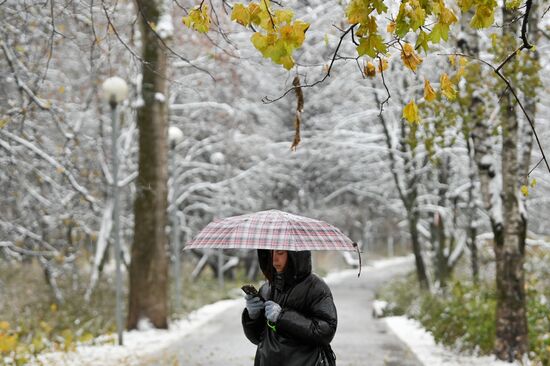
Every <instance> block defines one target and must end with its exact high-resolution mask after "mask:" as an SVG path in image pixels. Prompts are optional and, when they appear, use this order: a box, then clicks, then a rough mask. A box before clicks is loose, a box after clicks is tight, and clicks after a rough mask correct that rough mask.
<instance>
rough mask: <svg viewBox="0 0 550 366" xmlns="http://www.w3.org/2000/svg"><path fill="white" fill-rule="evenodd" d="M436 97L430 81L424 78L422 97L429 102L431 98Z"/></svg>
mask: <svg viewBox="0 0 550 366" xmlns="http://www.w3.org/2000/svg"><path fill="white" fill-rule="evenodd" d="M436 97H437V94H436V92H435V90H434V88H432V85H431V84H430V81H429V80H428V79H425V80H424V99H426V100H427V101H428V102H431V101H432V100H435V98H436Z"/></svg>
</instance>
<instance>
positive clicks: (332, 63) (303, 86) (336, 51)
mask: <svg viewBox="0 0 550 366" xmlns="http://www.w3.org/2000/svg"><path fill="white" fill-rule="evenodd" d="M356 26H357V24H352V25H351V26H350V27H349V28H348V29H346V30H345V31H344V33H343V34H342V35H341V36H340V41H339V42H338V45H337V46H336V49H335V50H334V54H333V55H332V61H331V62H330V65H329V67H328V70H327V72H326V74H325V76H324V77H323V78H322V79H319V80H317V81H316V82H314V83H313V84H304V85H297V86H293V87H292V88H290V89H288V90H287V91H286V92H284V94H283V95H281V96H280V97H278V98H275V99H269V98H268V97H263V98H262V102H263V103H264V104H270V103H273V102H276V101H278V100H281V99H283V98H284V97H285V96H286V95H287V94H288V93H290V92H291V91H294V90H296V89H298V88H312V87H314V86H315V85H317V84H320V83H322V82H323V81H325V80H326V79H327V78H328V77H329V76H330V71H331V70H332V66H333V65H334V61H335V60H336V56H337V55H338V51H339V50H340V46H341V45H342V41H343V40H344V38H345V37H346V35H347V34H348V33H350V32H352V31H353V28H355V27H356Z"/></svg>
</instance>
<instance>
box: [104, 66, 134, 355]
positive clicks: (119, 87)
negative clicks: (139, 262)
mask: <svg viewBox="0 0 550 366" xmlns="http://www.w3.org/2000/svg"><path fill="white" fill-rule="evenodd" d="M127 96H128V85H127V84H126V82H125V81H124V79H122V78H119V77H118V76H115V77H111V78H108V79H107V80H105V81H104V82H103V97H104V98H105V100H106V101H107V102H108V103H109V105H110V106H111V124H112V129H113V131H112V137H111V138H112V143H111V145H112V146H111V149H112V150H111V151H112V159H113V187H112V189H113V193H112V194H113V236H114V242H115V260H116V328H117V333H118V344H119V345H120V346H122V275H121V273H120V262H121V261H120V254H121V253H120V240H119V227H120V219H119V207H118V151H117V140H118V124H117V106H118V104H119V103H120V102H122V101H124V100H125V99H126V97H127Z"/></svg>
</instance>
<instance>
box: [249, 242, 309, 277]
mask: <svg viewBox="0 0 550 366" xmlns="http://www.w3.org/2000/svg"><path fill="white" fill-rule="evenodd" d="M258 262H259V264H260V269H261V270H262V272H263V274H264V276H265V277H266V278H267V279H268V281H269V282H273V279H274V277H275V274H276V273H277V271H276V270H275V268H274V267H273V264H272V263H273V261H272V258H271V250H267V249H258ZM310 274H311V252H310V251H309V250H303V251H299V252H295V251H290V250H289V251H288V263H287V265H286V269H285V272H284V277H285V283H287V284H289V285H290V284H295V283H298V282H300V281H302V280H303V279H304V278H306V277H307V276H309V275H310Z"/></svg>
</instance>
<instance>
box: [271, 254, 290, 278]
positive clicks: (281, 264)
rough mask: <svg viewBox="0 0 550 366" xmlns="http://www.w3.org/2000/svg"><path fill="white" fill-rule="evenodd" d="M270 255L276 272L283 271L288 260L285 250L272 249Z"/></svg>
mask: <svg viewBox="0 0 550 366" xmlns="http://www.w3.org/2000/svg"><path fill="white" fill-rule="evenodd" d="M272 255H273V267H275V270H276V271H277V273H281V272H284V270H285V268H286V264H287V262H288V252H287V251H286V250H274V251H273V252H272Z"/></svg>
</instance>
